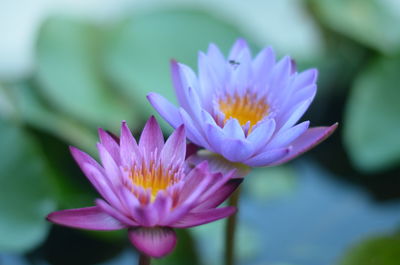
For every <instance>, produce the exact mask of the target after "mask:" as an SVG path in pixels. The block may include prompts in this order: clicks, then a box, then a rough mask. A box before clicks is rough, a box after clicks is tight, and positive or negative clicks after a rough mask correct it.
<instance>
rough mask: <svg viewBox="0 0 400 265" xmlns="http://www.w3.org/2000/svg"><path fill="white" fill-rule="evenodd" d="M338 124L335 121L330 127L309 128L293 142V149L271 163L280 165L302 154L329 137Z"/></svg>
mask: <svg viewBox="0 0 400 265" xmlns="http://www.w3.org/2000/svg"><path fill="white" fill-rule="evenodd" d="M337 126H338V124H337V123H335V124H333V125H332V126H330V127H315V128H311V129H308V130H307V131H306V132H305V133H304V134H303V135H301V136H300V137H299V138H297V140H295V141H294V142H293V143H292V149H291V150H290V152H289V153H288V154H287V155H286V156H285V157H283V158H281V159H279V160H277V161H275V162H274V163H272V164H271V165H273V166H275V165H280V164H283V163H286V162H287V161H289V160H291V159H293V158H295V157H296V156H299V155H301V154H302V153H304V152H306V151H308V150H309V149H311V148H313V147H314V146H316V145H317V144H319V143H320V142H322V141H323V140H325V139H326V138H328V137H329V136H330V135H331V134H332V133H333V132H334V131H335V129H336V128H337Z"/></svg>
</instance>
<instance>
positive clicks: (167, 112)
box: [147, 93, 183, 128]
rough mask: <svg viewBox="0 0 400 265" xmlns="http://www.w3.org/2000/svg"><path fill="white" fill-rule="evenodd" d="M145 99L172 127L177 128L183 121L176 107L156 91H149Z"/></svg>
mask: <svg viewBox="0 0 400 265" xmlns="http://www.w3.org/2000/svg"><path fill="white" fill-rule="evenodd" d="M147 99H148V100H149V102H150V104H151V105H152V106H153V108H155V109H156V111H157V112H158V113H159V114H160V115H161V117H163V118H164V120H166V121H167V122H168V123H169V124H170V125H171V126H172V127H174V128H177V127H178V126H179V125H181V124H182V123H183V121H182V119H181V117H180V115H179V110H178V108H177V107H175V106H174V105H172V104H171V103H170V102H169V101H168V100H167V99H165V98H164V97H163V96H161V95H159V94H157V93H149V94H148V95H147Z"/></svg>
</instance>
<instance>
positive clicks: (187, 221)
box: [171, 206, 236, 228]
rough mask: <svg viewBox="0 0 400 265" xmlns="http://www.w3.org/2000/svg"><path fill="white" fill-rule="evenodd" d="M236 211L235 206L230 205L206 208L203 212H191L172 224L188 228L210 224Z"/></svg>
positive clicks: (176, 226)
mask: <svg viewBox="0 0 400 265" xmlns="http://www.w3.org/2000/svg"><path fill="white" fill-rule="evenodd" d="M235 212H236V208H235V207H232V206H228V207H223V208H217V209H210V210H204V211H201V212H195V213H189V214H188V215H186V216H185V217H184V218H182V219H181V220H179V221H178V222H176V223H174V224H172V225H171V226H172V227H175V228H188V227H193V226H198V225H202V224H208V223H211V222H214V221H216V220H219V219H222V218H225V217H227V216H229V215H232V214H234V213H235Z"/></svg>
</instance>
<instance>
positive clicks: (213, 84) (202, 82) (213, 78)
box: [198, 52, 226, 111]
mask: <svg viewBox="0 0 400 265" xmlns="http://www.w3.org/2000/svg"><path fill="white" fill-rule="evenodd" d="M210 60H213V58H212V57H209V56H206V55H205V54H204V53H202V52H200V53H199V59H198V69H199V93H200V95H201V101H202V106H203V108H204V109H206V110H207V111H211V110H212V106H213V102H212V100H209V97H210V95H212V94H214V93H215V91H218V89H219V88H221V87H222V82H223V81H224V80H222V78H221V77H220V76H218V71H221V70H220V69H221V68H222V69H223V68H225V64H226V62H225V59H223V62H222V64H219V65H210Z"/></svg>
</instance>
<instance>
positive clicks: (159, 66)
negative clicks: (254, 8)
mask: <svg viewBox="0 0 400 265" xmlns="http://www.w3.org/2000/svg"><path fill="white" fill-rule="evenodd" d="M238 37H243V34H241V33H240V32H239V31H238V30H237V29H236V28H235V27H233V26H232V25H230V24H228V23H226V22H224V21H222V20H220V19H218V18H216V17H213V16H211V15H210V14H208V13H206V12H202V11H195V10H165V11H153V12H151V13H145V14H140V13H139V14H136V15H135V16H132V17H131V18H129V19H127V20H126V21H125V22H124V23H122V24H121V25H120V27H118V28H117V29H115V31H114V32H113V34H111V35H110V36H109V40H110V41H109V44H108V46H107V54H106V58H105V62H106V64H105V67H106V69H107V73H108V74H109V78H110V80H112V81H113V82H114V83H115V84H117V85H118V87H119V88H121V89H122V90H123V92H124V93H125V94H126V95H127V96H128V97H129V99H130V101H131V104H132V108H134V109H137V110H140V111H141V112H142V114H143V115H146V116H148V115H152V114H155V113H156V112H155V111H154V110H153V109H152V107H151V105H150V104H149V103H148V102H147V100H146V99H145V98H144V97H145V95H146V94H147V93H149V92H151V91H152V92H157V93H160V94H162V95H163V96H165V97H166V98H168V99H169V100H171V101H173V102H176V100H175V95H174V93H173V91H174V90H173V89H172V81H171V77H170V70H169V62H170V60H171V59H176V60H178V61H180V62H182V63H184V64H188V65H190V66H191V67H193V66H196V64H197V63H196V62H197V52H198V51H199V50H203V51H205V50H207V47H208V44H209V43H210V42H214V43H216V44H217V45H219V46H220V47H221V48H222V50H224V51H227V50H228V48H229V47H230V46H231V45H232V44H233V42H234V40H235V39H236V38H238ZM164 128H166V127H165V123H164Z"/></svg>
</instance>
